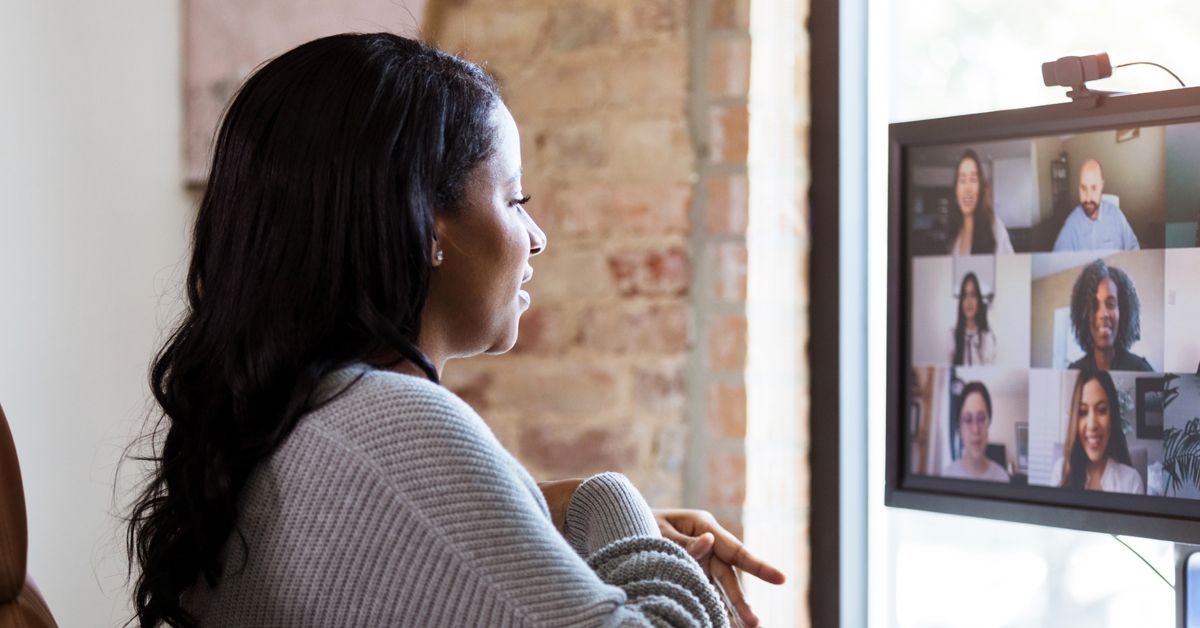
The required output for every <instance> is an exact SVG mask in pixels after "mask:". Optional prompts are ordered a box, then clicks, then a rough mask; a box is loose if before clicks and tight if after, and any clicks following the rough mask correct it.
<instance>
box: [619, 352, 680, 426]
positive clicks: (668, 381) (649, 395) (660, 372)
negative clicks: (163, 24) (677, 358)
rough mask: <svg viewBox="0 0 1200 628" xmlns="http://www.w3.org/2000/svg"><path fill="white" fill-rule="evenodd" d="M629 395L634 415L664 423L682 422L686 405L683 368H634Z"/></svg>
mask: <svg viewBox="0 0 1200 628" xmlns="http://www.w3.org/2000/svg"><path fill="white" fill-rule="evenodd" d="M632 392H633V405H634V407H635V408H636V411H637V412H641V413H650V414H654V415H655V416H656V417H658V418H660V419H664V420H666V419H672V418H682V414H683V410H684V406H685V405H686V403H687V385H686V381H685V379H684V371H683V365H682V364H681V363H679V362H667V363H663V364H657V365H648V366H635V367H634V369H633V386H632Z"/></svg>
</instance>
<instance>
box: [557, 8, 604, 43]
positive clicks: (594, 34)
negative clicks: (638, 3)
mask: <svg viewBox="0 0 1200 628" xmlns="http://www.w3.org/2000/svg"><path fill="white" fill-rule="evenodd" d="M598 4H599V3H596V2H563V3H561V4H557V5H556V6H555V8H554V17H553V20H552V27H551V41H552V42H553V44H554V48H555V49H557V50H575V49H578V48H585V47H588V46H595V45H597V44H602V43H608V42H610V41H611V40H612V39H613V38H614V36H615V35H616V32H617V15H616V12H615V11H614V10H613V9H612V8H609V7H603V6H596V5H598Z"/></svg>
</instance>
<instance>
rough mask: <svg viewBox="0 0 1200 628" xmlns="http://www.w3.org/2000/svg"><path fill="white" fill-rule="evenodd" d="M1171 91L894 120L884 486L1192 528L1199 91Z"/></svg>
mask: <svg viewBox="0 0 1200 628" xmlns="http://www.w3.org/2000/svg"><path fill="white" fill-rule="evenodd" d="M1176 91H1177V92H1179V93H1180V94H1183V95H1186V96H1187V98H1184V99H1183V100H1180V101H1178V102H1180V103H1184V104H1187V103H1200V96H1197V95H1196V94H1195V93H1193V92H1194V91H1195V90H1176ZM1175 97H1176V98H1179V96H1178V95H1176V96H1175ZM1122 100H1124V102H1120V103H1119V104H1115V105H1114V103H1118V101H1122ZM1164 103H1167V104H1171V105H1172V107H1166V106H1165V105H1164ZM1176 104H1177V102H1176V101H1173V100H1169V99H1166V98H1163V97H1159V98H1150V97H1146V96H1129V97H1121V98H1114V99H1112V101H1110V103H1109V105H1107V106H1106V107H1107V109H1106V108H1105V107H1101V108H1099V109H1098V110H1095V111H1084V110H1082V109H1080V108H1078V107H1075V106H1073V105H1070V104H1065V105H1062V106H1055V107H1041V108H1037V109H1030V110H1025V111H1022V112H1001V113H998V114H983V115H979V116H970V117H964V118H960V119H950V120H941V121H929V122H923V123H907V124H902V125H893V128H892V140H893V146H892V164H891V169H892V172H891V176H892V188H891V194H892V199H891V201H892V202H891V204H892V212H893V215H892V221H891V225H892V234H891V235H892V238H891V241H892V244H893V247H894V248H896V249H897V250H896V251H892V256H891V259H892V264H891V267H892V279H893V281H892V284H893V286H894V288H893V294H892V297H891V299H890V303H889V305H890V307H891V308H892V318H893V319H894V320H893V321H892V323H893V324H892V325H891V328H890V331H891V334H892V335H894V336H899V338H893V341H898V342H893V344H892V349H893V350H892V352H891V357H890V359H891V361H892V366H893V370H895V371H897V372H896V373H894V376H892V377H890V380H889V381H890V384H889V386H890V387H891V388H892V390H891V391H890V395H889V396H890V401H889V404H890V406H891V407H890V410H889V415H890V419H891V420H890V425H891V429H890V434H889V447H890V453H891V454H892V455H890V459H889V467H890V468H889V498H888V499H889V503H893V502H895V503H894V505H907V506H916V507H922V508H930V509H933V510H942V511H947V512H963V513H966V514H978V515H983V516H996V517H999V518H1006V519H1016V520H1023V521H1031V522H1036V523H1049V524H1052V525H1065V526H1069V527H1076V528H1084V529H1096V530H1103V531H1110V532H1124V533H1131V534H1142V535H1144V536H1155V537H1163V538H1175V539H1177V540H1195V536H1193V535H1194V534H1195V533H1194V532H1180V530H1183V529H1184V528H1183V527H1182V526H1180V525H1177V524H1180V523H1182V522H1188V523H1189V525H1190V526H1191V527H1192V528H1195V527H1196V526H1195V523H1196V522H1197V521H1200V107H1197V106H1195V105H1192V106H1191V109H1188V108H1187V107H1184V108H1183V109H1180V108H1179V107H1178V106H1175V105H1176ZM897 492H899V493H900V494H901V496H902V497H909V498H912V497H919V498H921V499H899V500H895V499H894V497H895V494H896V493H897ZM1155 520H1157V521H1158V522H1159V523H1160V524H1162V525H1155V524H1153V523H1151V522H1153V521H1155Z"/></svg>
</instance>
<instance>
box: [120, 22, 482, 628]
mask: <svg viewBox="0 0 1200 628" xmlns="http://www.w3.org/2000/svg"><path fill="white" fill-rule="evenodd" d="M499 103H500V96H499V92H498V89H497V86H496V83H495V81H494V80H493V79H492V78H491V77H489V76H488V75H487V74H486V73H485V72H484V71H482V70H481V69H480V68H478V67H476V66H475V65H473V64H471V63H469V62H466V61H464V60H462V59H459V58H457V57H454V56H452V55H449V54H446V53H443V52H440V51H438V50H435V49H433V48H431V47H429V46H427V45H425V44H422V43H420V42H417V41H413V40H410V39H406V38H403V37H399V36H396V35H391V34H386V33H378V34H365V35H336V36H332V37H326V38H323V39H318V40H316V41H312V42H309V43H307V44H304V45H302V46H300V47H298V48H296V49H294V50H291V51H290V52H287V53H285V54H283V55H282V56H280V57H278V58H276V59H274V60H272V61H270V62H269V63H267V64H265V65H264V66H262V67H261V68H260V69H259V70H258V71H256V72H255V73H254V74H253V76H251V77H250V78H249V79H248V80H247V81H246V82H245V84H244V85H243V86H242V88H241V89H240V91H239V92H238V94H237V95H236V96H235V98H234V99H233V102H232V104H230V106H229V108H228V110H227V111H226V113H225V117H224V120H223V122H222V124H221V128H220V131H219V133H218V135H217V139H216V144H215V148H214V154H213V162H212V170H211V173H210V176H209V180H208V187H207V189H206V191H205V194H204V197H203V200H202V201H201V203H200V208H199V212H198V214H197V216H196V223H195V229H194V233H193V242H192V258H191V264H190V266H189V268H188V274H187V280H186V290H187V305H188V307H187V311H186V314H185V317H184V319H183V321H182V323H181V324H180V325H179V327H178V328H177V329H176V330H175V331H174V333H173V334H172V335H171V336H170V338H169V339H168V340H167V342H166V344H165V346H163V347H162V349H161V350H160V351H159V353H158V355H157V357H156V358H155V360H154V363H153V365H152V368H151V373H150V387H151V390H152V392H153V394H154V396H155V399H156V400H157V402H158V404H159V405H160V406H161V409H162V416H161V417H160V419H159V421H158V422H157V425H156V426H155V428H154V430H153V432H152V433H151V434H150V435H149V437H150V438H151V439H152V442H153V443H154V445H153V447H154V454H153V455H152V456H151V457H149V458H144V459H142V460H144V461H149V462H152V463H153V466H154V470H153V474H152V475H151V476H150V477H149V479H148V482H147V484H146V486H145V487H144V489H143V490H142V492H141V493H140V495H139V497H138V498H137V500H136V502H135V503H134V505H133V507H132V512H131V515H130V521H129V525H128V530H127V539H126V540H127V549H128V552H129V555H130V570H131V575H132V574H133V573H134V572H135V571H136V573H137V576H136V582H135V587H134V603H135V607H136V617H135V618H134V619H135V621H136V622H138V623H139V624H140V625H141V626H157V625H160V624H162V623H166V624H169V625H172V626H191V625H194V618H193V617H191V616H190V615H189V614H188V612H187V610H186V609H185V608H184V607H183V605H182V603H181V596H182V595H183V594H184V593H185V591H187V590H188V589H189V588H190V587H192V586H193V585H195V584H196V583H198V582H200V581H201V580H200V579H201V578H203V581H205V582H207V583H208V584H209V585H213V584H215V583H216V582H217V581H218V579H219V578H220V577H221V574H222V573H223V572H224V571H225V570H226V569H227V568H240V566H237V565H222V564H221V562H220V561H219V554H220V552H221V550H222V547H223V546H224V545H225V544H226V543H227V542H230V541H231V540H233V539H240V535H237V534H236V529H235V525H236V521H237V514H238V513H237V501H238V496H239V494H240V492H241V491H242V489H243V487H244V486H245V483H246V480H247V476H248V475H249V474H250V472H251V470H252V469H253V468H254V467H255V465H257V464H258V463H259V462H260V461H262V460H263V459H264V458H265V457H267V456H269V455H270V454H271V453H272V452H273V451H275V450H276V448H277V447H278V446H279V445H280V444H281V442H282V441H283V440H284V439H285V438H286V437H287V436H288V434H289V433H290V432H291V430H292V428H293V427H294V426H295V425H296V422H297V420H298V419H299V417H300V416H301V415H303V414H304V413H305V412H307V411H309V410H311V409H312V408H313V407H314V404H315V400H314V398H313V391H314V389H315V388H316V386H317V383H318V381H319V380H321V378H322V377H324V376H325V375H326V374H328V373H330V372H331V371H333V370H336V369H337V368H339V367H341V366H343V365H345V364H347V363H349V362H352V361H355V360H367V361H370V362H372V363H375V364H380V365H383V364H387V365H394V364H398V363H400V362H403V361H407V362H410V363H412V364H414V365H416V366H418V367H419V368H420V369H421V370H422V371H423V372H424V373H425V374H426V375H427V376H428V377H429V379H431V380H433V381H437V380H438V375H437V372H436V371H435V369H434V367H433V365H432V364H431V363H430V361H429V359H428V358H427V357H426V356H425V355H424V354H423V353H422V352H421V350H420V349H419V348H418V346H417V340H418V337H419V333H420V315H421V310H422V308H423V306H424V303H425V297H426V293H427V290H428V286H429V278H430V273H431V268H432V260H431V256H432V251H433V244H434V238H435V237H436V235H435V232H434V213H435V210H436V211H438V212H452V213H453V212H457V211H458V210H459V208H460V205H461V200H462V194H463V186H464V182H465V180H466V178H467V175H468V173H469V172H470V171H471V170H472V169H474V168H475V167H476V166H477V165H479V164H480V163H482V162H483V161H484V160H485V159H486V158H487V157H488V156H489V155H490V154H491V152H492V150H493V148H494V143H495V133H496V131H495V128H494V124H493V123H492V122H491V117H490V116H491V115H492V112H493V111H494V109H495V107H497V106H498V105H499ZM164 426H165V430H164V429H163V428H164ZM240 542H243V543H244V540H241V541H240Z"/></svg>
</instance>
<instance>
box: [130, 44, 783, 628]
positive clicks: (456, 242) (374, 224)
mask: <svg viewBox="0 0 1200 628" xmlns="http://www.w3.org/2000/svg"><path fill="white" fill-rule="evenodd" d="M528 201H529V197H528V196H526V195H525V194H524V192H523V190H522V188H521V153H520V143H519V136H518V133H517V128H516V125H515V123H514V121H513V118H512V116H511V114H510V113H509V112H508V109H507V108H506V107H505V106H504V103H503V102H502V101H501V99H500V96H499V92H498V90H497V87H496V84H495V83H494V82H493V80H492V79H491V78H490V77H489V76H488V75H487V74H486V73H484V72H483V71H481V70H480V69H479V68H478V67H476V66H475V65H472V64H470V63H468V62H466V61H463V60H461V59H459V58H457V57H454V56H451V55H448V54H445V53H442V52H439V51H437V50H434V49H432V48H429V47H427V46H425V45H423V44H421V43H419V42H416V41H412V40H409V39H405V38H402V37H398V36H394V35H389V34H372V35H338V36H333V37H327V38H323V39H319V40H316V41H313V42H310V43H307V44H304V45H302V46H300V47H298V48H296V49H294V50H292V51H290V52H288V53H286V54H284V55H282V56H280V57H278V58H277V59H275V60H273V61H271V62H270V63H267V64H266V65H265V66H263V67H262V68H261V69H259V70H258V71H257V72H256V73H255V74H254V75H253V76H251V77H250V78H249V79H248V80H247V82H246V83H245V85H244V86H243V87H242V88H241V90H240V91H239V92H238V94H237V96H236V97H235V98H234V101H233V103H232V104H231V105H230V107H229V109H228V111H227V113H226V115H225V118H224V120H223V122H222V125H221V128H220V131H219V134H218V137H217V141H216V145H215V149H214V157H213V164H212V169H211V174H210V176H209V180H208V186H207V189H206V190H205V194H204V198H203V200H202V201H201V204H200V209H199V212H198V214H197V217H196V223H195V230H194V239H193V249H192V258H191V264H190V266H189V269H188V274H187V280H186V281H187V284H186V286H187V311H186V313H185V316H184V318H183V321H182V323H181V324H180V325H179V327H178V329H176V330H175V332H174V333H173V335H171V337H170V338H169V340H168V341H167V342H166V345H165V346H164V347H163V348H162V350H161V351H160V353H159V355H158V356H157V358H156V360H155V362H154V365H153V368H152V372H151V388H152V391H153V394H154V396H155V398H156V400H157V401H158V403H159V405H160V406H161V409H162V413H163V421H162V426H163V427H165V431H160V432H157V433H156V436H158V437H159V438H158V439H157V440H156V442H155V450H154V455H153V457H152V458H151V459H150V461H151V462H152V463H153V465H154V467H153V475H152V476H151V477H150V478H149V482H148V485H147V486H146V487H145V489H144V492H143V493H142V494H141V496H140V498H139V500H138V501H137V502H136V504H135V506H134V508H133V511H132V515H131V521H130V525H129V536H128V543H129V550H130V553H131V560H132V561H133V565H132V569H133V570H134V571H135V573H136V578H137V579H136V583H135V584H136V586H135V607H136V612H137V617H136V621H137V623H139V624H140V625H141V626H156V625H159V624H162V623H166V624H170V625H173V626H192V625H205V626H240V625H254V626H266V625H280V626H351V625H357V626H368V625H370V626H385V625H388V626H442V625H457V626H467V625H486V626H512V625H597V626H598V625H616V624H622V625H626V624H636V625H650V624H651V623H653V624H655V625H660V624H668V623H669V624H673V625H680V624H694V625H724V624H725V622H726V617H725V614H724V611H723V609H722V606H721V603H720V601H719V600H718V596H717V592H716V590H715V589H714V588H713V586H712V585H711V584H710V583H709V577H712V578H713V579H715V580H716V581H717V582H719V583H722V582H723V583H724V584H725V587H726V588H727V592H730V593H734V594H735V595H736V596H737V599H736V600H735V602H739V603H738V604H736V605H737V607H738V608H737V610H738V611H739V613H740V614H741V615H742V617H743V618H746V619H750V620H751V622H752V623H753V614H752V613H750V612H749V609H748V607H746V606H745V603H744V600H741V599H740V590H739V589H736V586H735V585H736V578H735V577H734V571H733V567H740V568H743V569H748V570H749V571H750V572H751V573H755V574H756V575H758V576H759V577H763V578H765V579H768V580H771V581H774V582H780V581H782V578H783V576H782V574H779V573H778V571H776V570H774V569H773V568H770V567H769V566H766V565H764V564H762V563H761V562H760V561H757V560H756V559H754V558H753V557H751V556H749V555H748V554H747V553H746V552H745V551H744V548H743V547H742V546H741V544H740V543H739V542H738V541H737V540H736V539H734V538H733V537H732V536H731V535H729V533H728V532H726V531H725V530H724V529H722V528H721V527H720V526H719V525H717V524H716V523H715V522H714V521H713V520H712V518H711V516H709V515H707V513H697V512H694V511H671V512H669V513H667V514H666V515H660V516H659V517H658V519H657V521H656V518H655V515H654V513H652V512H651V510H650V509H649V507H648V506H647V505H646V502H645V500H644V499H643V498H642V496H641V495H640V494H639V493H638V491H637V490H636V489H635V488H634V487H633V486H632V485H631V484H630V483H629V481H628V480H626V479H625V478H624V477H623V476H621V475H618V474H613V473H606V474H601V475H597V476H594V477H592V478H588V479H586V480H565V481H558V482H547V483H543V484H541V485H538V484H536V483H535V482H534V481H533V479H532V478H531V477H530V476H529V474H528V473H527V472H526V471H525V469H524V468H522V467H521V465H520V464H519V463H518V462H517V461H516V460H515V459H514V458H513V457H512V456H511V455H509V454H508V453H507V452H506V451H505V450H504V449H503V448H502V447H501V446H500V444H499V443H498V441H497V440H496V438H495V437H494V436H493V435H492V433H491V431H490V430H489V429H488V427H487V425H486V424H485V423H484V422H483V421H482V419H481V418H480V417H479V416H478V415H477V414H476V413H475V412H474V411H473V410H472V409H471V408H470V407H469V406H467V405H466V404H465V403H464V402H463V401H462V400H461V399H459V398H458V397H456V396H455V395H453V394H452V393H450V392H449V391H447V390H446V389H445V388H443V387H442V386H440V385H439V381H440V378H441V373H442V369H443V367H444V366H445V363H446V361H447V360H449V359H452V358H458V357H465V356H470V355H477V354H480V353H501V352H504V351H507V350H508V349H510V348H511V347H512V346H513V343H514V342H515V341H516V336H517V321H518V319H519V317H520V315H521V313H522V312H524V311H525V309H526V308H527V307H528V305H529V301H530V297H529V294H528V293H527V292H525V291H524V290H522V289H521V286H522V284H524V283H525V282H527V281H529V279H530V278H531V275H532V268H531V266H530V265H529V260H530V257H531V256H533V255H537V254H538V253H540V252H541V251H542V250H543V249H544V248H545V246H546V236H545V235H544V234H543V233H542V231H541V229H539V228H538V226H537V225H536V224H535V223H534V221H533V219H532V218H531V217H530V216H529V214H528V213H526V211H525V207H524V205H525V203H527V202H528ZM663 533H666V534H668V535H669V536H670V538H671V539H672V540H674V541H676V542H672V541H670V540H667V539H664V538H663V536H662V535H663ZM683 543H686V544H687V546H688V549H687V550H685V549H684V548H683V547H681V546H680V544H683ZM688 551H691V553H692V555H691V556H689V553H688ZM694 557H695V558H699V559H700V560H701V563H698V562H697V560H695V559H694ZM701 565H703V567H702V566H701ZM706 571H707V573H705V572H706ZM731 578H732V579H733V580H732V582H731V580H730V579H731Z"/></svg>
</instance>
